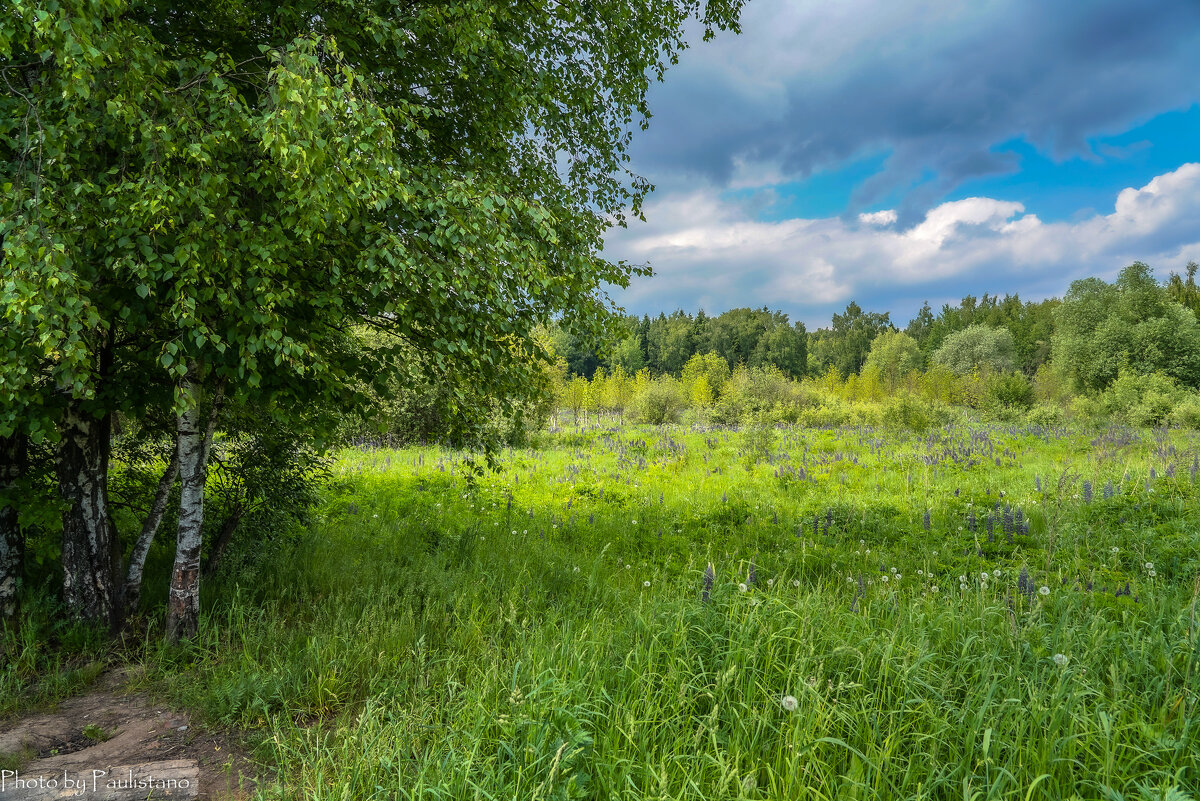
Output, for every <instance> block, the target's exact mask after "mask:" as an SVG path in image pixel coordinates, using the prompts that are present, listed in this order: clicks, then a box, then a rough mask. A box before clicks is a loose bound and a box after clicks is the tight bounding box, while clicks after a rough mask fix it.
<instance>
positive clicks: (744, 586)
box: [738, 583, 750, 592]
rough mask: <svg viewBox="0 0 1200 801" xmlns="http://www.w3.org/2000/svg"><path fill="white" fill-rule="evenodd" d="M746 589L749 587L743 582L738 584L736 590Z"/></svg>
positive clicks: (743, 590)
mask: <svg viewBox="0 0 1200 801" xmlns="http://www.w3.org/2000/svg"><path fill="white" fill-rule="evenodd" d="M748 589H750V588H749V587H747V586H746V585H745V584H744V583H743V584H739V585H738V592H745V591H746V590H748Z"/></svg>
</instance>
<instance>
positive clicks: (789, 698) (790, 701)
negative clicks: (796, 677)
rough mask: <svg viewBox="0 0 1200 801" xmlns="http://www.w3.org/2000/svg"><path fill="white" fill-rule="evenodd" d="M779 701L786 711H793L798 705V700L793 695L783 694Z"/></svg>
mask: <svg viewBox="0 0 1200 801" xmlns="http://www.w3.org/2000/svg"><path fill="white" fill-rule="evenodd" d="M779 703H781V704H783V708H784V709H786V710H787V711H788V712H795V711H796V707H798V706H800V702H799V701H797V700H796V696H794V695H785V696H783V698H782V700H780V702H779Z"/></svg>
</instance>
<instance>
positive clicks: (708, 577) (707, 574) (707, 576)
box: [700, 562, 715, 603]
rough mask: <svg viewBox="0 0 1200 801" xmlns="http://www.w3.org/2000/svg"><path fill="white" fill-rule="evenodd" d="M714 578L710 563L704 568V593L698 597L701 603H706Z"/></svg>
mask: <svg viewBox="0 0 1200 801" xmlns="http://www.w3.org/2000/svg"><path fill="white" fill-rule="evenodd" d="M714 578H715V573H714V571H713V566H712V562H709V563H708V567H706V568H704V592H703V593H702V594H701V596H700V601H701V603H708V594H709V593H710V592H712V586H713V579H714Z"/></svg>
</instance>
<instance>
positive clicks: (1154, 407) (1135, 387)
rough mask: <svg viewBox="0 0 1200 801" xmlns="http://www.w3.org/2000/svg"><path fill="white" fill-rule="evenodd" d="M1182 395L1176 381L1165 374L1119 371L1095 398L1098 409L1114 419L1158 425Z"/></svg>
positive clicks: (1142, 424) (1166, 418)
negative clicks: (1139, 373) (1097, 402)
mask: <svg viewBox="0 0 1200 801" xmlns="http://www.w3.org/2000/svg"><path fill="white" fill-rule="evenodd" d="M1183 397H1184V392H1183V390H1182V389H1181V388H1180V386H1179V384H1178V383H1176V381H1175V379H1173V378H1171V377H1170V376H1168V375H1165V374H1163V373H1150V374H1149V375H1138V374H1137V373H1133V372H1129V371H1125V370H1122V371H1121V373H1120V375H1119V376H1118V377H1117V380H1116V381H1114V382H1113V383H1112V385H1111V386H1109V388H1108V389H1106V390H1105V391H1104V392H1103V393H1102V394H1101V395H1100V397H1099V398H1098V401H1099V406H1100V409H1101V411H1102V412H1103V413H1104V414H1106V415H1108V416H1110V417H1111V418H1113V419H1115V420H1119V421H1121V422H1124V423H1131V424H1133V425H1138V426H1158V425H1163V424H1164V423H1166V422H1167V421H1168V419H1169V418H1170V416H1171V413H1172V412H1173V411H1174V409H1175V404H1176V403H1177V402H1179V401H1181V400H1182V399H1183Z"/></svg>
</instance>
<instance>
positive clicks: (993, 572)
mask: <svg viewBox="0 0 1200 801" xmlns="http://www.w3.org/2000/svg"><path fill="white" fill-rule="evenodd" d="M992 578H1000V571H999V570H993V571H992Z"/></svg>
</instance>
